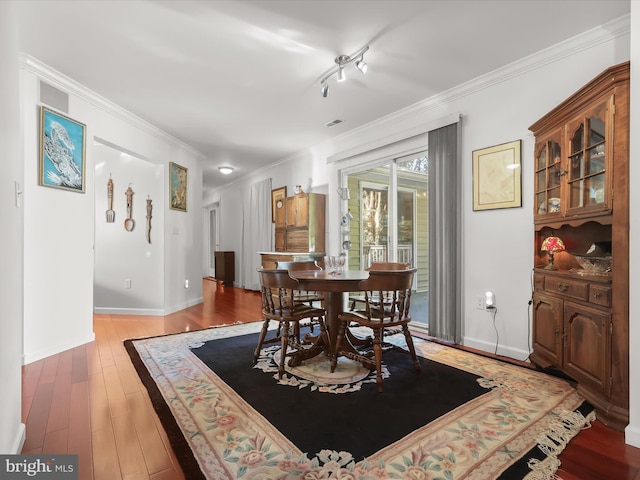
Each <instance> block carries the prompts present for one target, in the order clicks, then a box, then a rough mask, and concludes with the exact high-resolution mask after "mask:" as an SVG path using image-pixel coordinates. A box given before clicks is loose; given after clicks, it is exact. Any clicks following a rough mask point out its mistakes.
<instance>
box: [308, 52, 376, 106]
mask: <svg viewBox="0 0 640 480" xmlns="http://www.w3.org/2000/svg"><path fill="white" fill-rule="evenodd" d="M368 50H369V45H365V46H364V47H362V48H361V49H360V50H358V51H357V52H355V53H354V54H353V55H338V56H337V57H336V58H335V60H334V61H335V63H336V64H335V66H334V67H333V68H331V69H330V70H329V71H328V73H327V74H326V75H325V76H324V77H322V78H321V79H320V84H321V88H320V93H321V94H322V96H323V97H326V96H327V94H328V92H329V85H328V84H327V81H328V80H329V79H330V78H331V77H332V76H334V75H335V76H336V80H338V82H344V81H345V80H346V79H347V76H346V74H345V71H344V69H345V67H348V66H349V65H351V64H352V63H355V66H356V68H357V69H358V70H360V72H362V73H363V74H364V73H366V72H367V63H366V62H365V61H364V54H365V52H367V51H368ZM356 59H358V60H357V61H356Z"/></svg>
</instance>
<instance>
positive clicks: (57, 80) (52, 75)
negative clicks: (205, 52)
mask: <svg viewBox="0 0 640 480" xmlns="http://www.w3.org/2000/svg"><path fill="white" fill-rule="evenodd" d="M20 68H22V69H23V70H26V71H28V72H31V73H33V74H34V75H36V76H37V77H38V78H40V79H42V80H44V81H45V82H47V83H49V84H50V85H52V86H54V87H56V88H58V89H60V90H62V91H64V92H67V93H69V94H71V95H74V96H76V97H79V98H81V99H82V100H84V101H86V102H87V103H89V104H91V105H93V106H94V107H96V108H99V109H100V110H102V111H104V112H106V113H108V114H109V115H113V116H114V117H116V118H117V119H118V120H121V121H122V122H125V123H128V124H129V125H131V126H133V127H135V128H138V129H140V130H142V131H144V132H146V133H149V134H150V135H153V136H155V137H158V138H161V139H162V140H165V141H168V142H171V143H174V144H177V145H179V146H180V147H181V148H183V149H185V150H187V151H188V152H189V153H191V154H192V155H194V156H195V157H196V158H198V159H200V160H204V159H206V158H207V157H206V156H205V155H204V154H203V153H202V152H199V151H198V150H196V149H194V148H193V147H192V146H190V145H187V144H186V143H184V142H183V141H181V140H179V139H177V138H175V137H173V136H171V135H169V134H168V133H167V132H165V131H164V130H161V129H160V128H158V127H156V126H154V125H152V124H151V123H149V122H147V121H145V120H143V119H142V118H140V117H138V116H136V115H134V114H133V113H131V112H129V111H128V110H125V109H124V108H122V107H120V106H118V105H116V104H115V103H113V102H111V101H109V100H107V99H106V98H104V97H102V96H100V95H98V94H97V93H95V92H94V91H92V90H89V89H88V88H86V87H85V86H84V85H81V84H80V83H78V82H76V81H75V80H73V79H71V78H69V77H67V76H66V75H64V74H62V73H60V72H58V71H57V70H54V69H53V68H51V67H49V66H48V65H47V64H45V63H43V62H41V61H40V60H38V59H36V58H34V57H32V56H30V55H27V54H25V53H21V54H20Z"/></svg>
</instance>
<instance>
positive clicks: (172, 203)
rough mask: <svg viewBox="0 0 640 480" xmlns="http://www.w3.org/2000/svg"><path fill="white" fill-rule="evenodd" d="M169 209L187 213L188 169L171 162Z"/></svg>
mask: <svg viewBox="0 0 640 480" xmlns="http://www.w3.org/2000/svg"><path fill="white" fill-rule="evenodd" d="M169 208H171V209H173V210H180V211H181V212H186V211H187V169H186V168H185V167H181V166H180V165H178V164H177V163H173V162H169Z"/></svg>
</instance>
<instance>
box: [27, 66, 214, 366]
mask: <svg viewBox="0 0 640 480" xmlns="http://www.w3.org/2000/svg"><path fill="white" fill-rule="evenodd" d="M22 60H23V63H22V71H21V80H20V81H21V100H22V112H23V123H22V124H23V135H24V156H25V158H26V159H29V161H28V162H26V163H25V185H24V190H25V207H24V213H25V241H24V249H25V255H24V285H25V298H24V361H25V363H29V362H32V361H34V360H38V359H40V358H44V357H46V356H49V355H52V354H54V353H58V352H60V351H63V350H67V349H69V348H72V347H75V346H77V345H79V344H83V343H86V342H90V341H91V340H93V338H94V335H93V308H94V296H93V283H94V261H95V260H96V257H95V256H94V229H95V227H96V212H98V211H102V210H103V208H104V210H106V200H105V196H106V180H105V179H104V178H102V177H99V178H100V182H99V184H96V175H95V172H96V164H97V162H102V161H104V158H103V157H102V156H101V153H100V149H104V148H105V147H104V145H101V144H99V143H96V142H94V139H95V138H97V139H100V140H101V142H102V143H108V144H110V145H115V146H118V148H119V149H121V150H123V151H126V152H132V153H133V155H134V156H137V157H139V158H141V159H147V160H149V161H151V163H153V165H158V166H160V168H161V169H162V173H160V172H157V171H156V170H155V169H153V175H154V178H155V179H156V180H157V182H158V183H157V184H154V185H153V188H151V183H154V182H151V179H149V181H148V182H147V181H142V180H141V179H137V183H139V184H140V187H141V189H140V190H138V195H139V196H138V197H136V196H134V210H135V212H136V220H137V222H138V226H137V227H136V230H134V232H131V234H130V236H129V237H127V238H126V240H125V241H135V240H134V239H136V238H137V239H138V240H139V242H140V243H139V244H136V245H137V246H141V245H144V243H145V240H144V234H143V230H142V229H141V228H139V227H140V225H141V224H143V223H144V217H145V216H146V202H145V201H144V200H145V198H146V195H147V194H149V193H152V194H153V195H154V207H155V212H154V216H155V217H156V222H158V226H161V225H162V224H163V223H164V229H163V230H160V229H157V230H155V232H154V233H155V234H156V235H155V238H157V239H158V242H159V245H164V250H163V251H160V250H159V249H158V250H156V249H155V246H154V250H153V251H151V250H147V249H144V248H142V249H141V250H139V249H137V247H136V249H135V251H134V249H133V246H132V245H130V246H127V245H125V244H123V245H122V247H123V249H124V248H129V251H127V252H120V253H119V256H118V253H117V252H113V254H114V255H116V259H114V260H113V261H114V262H118V261H119V260H118V258H121V257H124V256H127V259H128V260H129V264H128V266H127V268H126V271H123V270H118V271H114V272H111V273H109V272H106V273H105V272H104V271H100V272H97V277H98V278H100V281H101V283H105V282H106V284H108V285H114V286H116V287H115V288H116V289H117V288H118V287H117V286H119V287H120V289H121V290H120V293H122V292H125V289H124V281H123V280H124V278H131V279H132V287H134V286H135V288H136V289H138V290H137V291H136V294H140V296H139V297H138V296H136V303H135V304H134V305H132V304H131V300H132V298H127V297H125V296H120V295H115V294H114V295H112V296H111V297H110V302H111V304H109V305H100V307H101V308H103V309H112V311H114V312H122V311H127V310H128V309H129V310H130V309H133V312H136V311H138V312H140V313H149V312H155V313H158V314H166V313H171V312H174V311H177V310H181V309H183V308H185V307H187V306H190V305H193V304H196V303H199V302H201V301H202V284H201V281H200V280H201V278H202V275H201V265H202V258H201V251H202V243H201V242H202V221H201V204H200V199H201V198H202V167H201V165H200V158H199V156H198V154H197V153H196V152H194V151H193V150H192V149H190V148H188V147H186V146H185V145H183V144H181V143H180V142H178V141H177V140H175V139H173V138H171V137H169V136H168V135H166V134H164V133H163V132H161V131H160V130H158V129H156V128H155V127H152V126H151V125H148V124H147V123H145V122H143V121H142V120H140V119H138V118H137V117H134V116H133V115H131V114H129V113H128V112H125V111H123V110H121V109H120V108H118V107H116V106H115V105H112V104H110V103H109V102H107V101H105V100H104V99H102V98H100V97H98V96H97V95H95V94H94V93H93V92H90V91H88V90H86V89H85V88H84V87H82V86H81V85H79V84H77V83H75V82H74V81H73V80H71V79H68V78H66V77H64V76H63V75H61V74H59V73H58V72H56V71H54V70H52V69H50V68H49V67H48V66H46V65H43V64H41V63H40V62H38V61H37V60H36V59H33V58H30V57H23V59H22ZM41 79H43V80H44V81H46V82H47V83H48V84H50V85H52V86H54V87H56V88H58V89H59V90H62V91H64V92H67V93H68V94H69V109H68V112H66V113H67V114H68V116H69V117H71V118H73V119H74V120H76V121H79V122H81V123H84V124H86V126H87V128H86V136H87V142H86V172H85V173H86V187H85V193H84V194H80V193H76V192H69V191H62V190H59V189H53V188H47V187H41V186H38V185H37V178H38V162H37V159H38V132H39V123H38V121H39V108H38V106H39V104H40V98H39V81H40V80H41ZM171 161H173V162H175V163H178V164H180V165H182V166H184V167H186V168H187V169H188V171H189V181H188V191H189V194H188V199H187V205H188V212H186V213H185V212H180V211H174V210H170V209H169V200H168V199H169V185H168V180H167V181H165V180H164V179H165V178H168V168H169V167H168V166H169V162H171ZM120 175H122V176H123V177H126V176H128V175H133V176H137V175H142V173H141V171H140V170H139V169H138V168H137V167H135V168H134V167H133V166H131V167H127V168H124V167H123V171H122V172H121V171H120V170H118V181H119V182H127V180H121V178H122V177H120ZM127 183H128V182H127ZM123 186H124V187H125V189H126V185H123V183H119V184H118V185H117V186H116V188H119V189H120V190H121V189H122V187H123ZM136 188H137V186H136ZM120 190H118V191H116V192H115V193H114V195H115V196H116V198H122V197H123V196H124V195H123V193H120V194H119V193H118V192H120ZM134 191H135V188H134ZM96 198H97V199H98V201H97V202H96ZM122 212H123V210H122V208H121V209H120V211H119V213H120V215H119V218H120V220H122V219H123V218H122V216H121V215H122ZM103 218H104V212H103V213H101V214H100V221H101V220H102V219H103ZM101 240H103V238H101ZM148 252H151V253H155V257H154V258H153V259H152V260H151V261H152V264H153V269H154V271H156V272H159V271H163V272H164V277H163V279H162V284H161V285H160V286H159V285H158V284H157V283H156V282H157V279H154V284H153V286H149V287H148V289H147V287H144V288H143V285H141V284H140V283H143V282H144V281H145V279H146V275H147V273H146V272H145V271H144V270H145V269H146V268H147V267H148V266H149V260H148V258H147V253H148ZM102 258H103V257H102V256H100V257H99V259H98V260H99V264H100V266H101V267H102V266H104V261H103V260H102ZM121 266H122V265H121ZM125 275H126V277H125ZM160 277H161V278H162V275H160ZM134 279H136V280H135V283H134ZM137 279H140V281H138V280H137ZM185 280H189V284H190V288H189V289H186V288H185V287H184V284H185ZM148 290H150V291H152V292H153V295H151V294H150V293H149V291H148ZM143 292H144V293H143ZM102 300H103V299H102V298H101V301H102ZM119 302H123V303H119Z"/></svg>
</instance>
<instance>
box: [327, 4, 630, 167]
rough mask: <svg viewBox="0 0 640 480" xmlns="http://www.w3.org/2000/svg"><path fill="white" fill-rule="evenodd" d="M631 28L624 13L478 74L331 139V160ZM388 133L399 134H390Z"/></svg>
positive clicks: (396, 136) (410, 132)
mask: <svg viewBox="0 0 640 480" xmlns="http://www.w3.org/2000/svg"><path fill="white" fill-rule="evenodd" d="M630 30H631V16H630V15H624V16H622V17H619V18H617V19H615V20H612V21H610V22H608V23H605V24H603V25H600V26H598V27H596V28H593V29H591V30H587V31H586V32H584V33H581V34H579V35H576V36H575V37H572V38H570V39H567V40H565V41H563V42H560V43H557V44H555V45H552V46H551V47H548V48H546V49H543V50H540V51H538V52H536V53H533V54H531V55H529V56H527V57H524V58H521V59H519V60H516V61H515V62H512V63H510V64H508V65H505V66H504V67H500V68H497V69H496V70H493V71H491V72H489V73H487V74H485V75H481V76H480V77H476V78H474V79H473V80H470V81H468V82H465V83H462V84H460V85H457V86H455V87H453V88H451V89H449V90H446V91H444V92H441V93H438V94H436V95H433V96H432V97H429V98H426V99H425V100H422V101H420V102H417V103H414V104H413V105H409V106H408V107H406V108H403V109H401V110H398V111H396V112H393V113H391V114H389V115H386V116H384V117H381V118H378V119H376V120H374V121H372V122H369V123H367V124H365V125H362V126H360V127H357V128H354V129H353V130H349V131H348V132H345V133H342V134H340V135H338V136H336V137H333V138H332V139H329V140H327V142H326V143H327V144H329V145H331V146H332V148H331V150H333V151H334V155H332V156H331V157H329V159H328V161H329V162H334V161H339V160H343V159H346V158H350V157H353V156H355V155H357V154H359V153H364V152H367V151H369V150H371V149H375V148H378V147H379V146H382V144H383V141H381V140H377V141H372V142H368V143H364V144H363V143H362V138H363V137H365V136H366V135H371V132H372V131H373V132H375V131H378V132H380V136H378V137H377V138H378V139H380V138H385V141H386V140H393V141H399V140H402V138H401V136H402V133H401V132H402V131H404V132H406V137H405V138H409V137H412V136H414V135H415V134H416V131H419V129H420V128H421V125H420V124H421V123H424V118H429V117H428V116H427V117H425V115H427V113H428V112H430V111H431V110H434V109H436V108H442V107H443V106H444V105H446V104H449V103H452V102H455V101H457V100H459V99H461V98H464V97H466V96H468V95H472V94H474V93H476V92H478V91H481V90H485V89H487V88H490V87H493V86H494V85H497V84H500V83H503V82H505V81H507V80H510V79H512V78H514V77H518V76H521V75H524V74H526V73H527V72H530V71H532V70H536V69H538V68H541V67H543V66H545V65H548V64H551V63H554V62H557V61H560V60H562V59H563V58H566V57H569V56H571V55H575V54H577V53H579V52H582V51H584V50H588V49H590V48H593V47H596V46H598V45H600V44H603V43H607V42H610V41H611V40H613V39H615V38H617V37H620V36H622V35H627V34H629V32H630ZM382 132H386V133H387V135H382ZM388 132H396V133H394V134H391V135H389V134H388ZM374 136H375V133H374Z"/></svg>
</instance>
